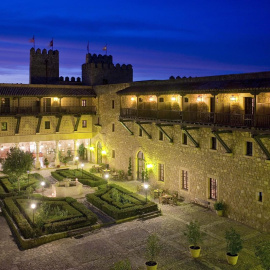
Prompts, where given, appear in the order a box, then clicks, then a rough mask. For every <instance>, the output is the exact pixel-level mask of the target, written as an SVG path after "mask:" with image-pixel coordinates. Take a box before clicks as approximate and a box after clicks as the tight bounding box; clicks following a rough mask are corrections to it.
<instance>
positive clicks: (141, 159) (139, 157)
mask: <svg viewBox="0 0 270 270" xmlns="http://www.w3.org/2000/svg"><path fill="white" fill-rule="evenodd" d="M142 172H144V155H143V152H141V151H140V152H139V153H138V154H137V179H138V180H143V173H142Z"/></svg>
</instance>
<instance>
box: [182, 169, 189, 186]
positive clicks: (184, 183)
mask: <svg viewBox="0 0 270 270" xmlns="http://www.w3.org/2000/svg"><path fill="white" fill-rule="evenodd" d="M188 178H189V177H188V171H187V170H181V189H182V190H185V191H188V186H189V185H188V182H189V181H188Z"/></svg>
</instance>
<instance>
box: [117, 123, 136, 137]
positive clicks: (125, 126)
mask: <svg viewBox="0 0 270 270" xmlns="http://www.w3.org/2000/svg"><path fill="white" fill-rule="evenodd" d="M119 122H120V123H121V124H122V126H123V127H124V128H125V129H126V130H127V131H128V132H129V133H130V135H134V133H133V132H132V131H131V130H130V128H129V127H128V126H127V125H126V124H125V123H124V122H123V121H120V120H119Z"/></svg>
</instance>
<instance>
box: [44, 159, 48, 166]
mask: <svg viewBox="0 0 270 270" xmlns="http://www.w3.org/2000/svg"><path fill="white" fill-rule="evenodd" d="M44 165H45V166H46V168H48V166H49V160H48V159H47V158H45V159H44Z"/></svg>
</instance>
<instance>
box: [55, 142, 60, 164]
mask: <svg viewBox="0 0 270 270" xmlns="http://www.w3.org/2000/svg"><path fill="white" fill-rule="evenodd" d="M55 144H56V145H55V161H54V164H55V166H58V165H60V160H59V145H58V144H59V141H55Z"/></svg>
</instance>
